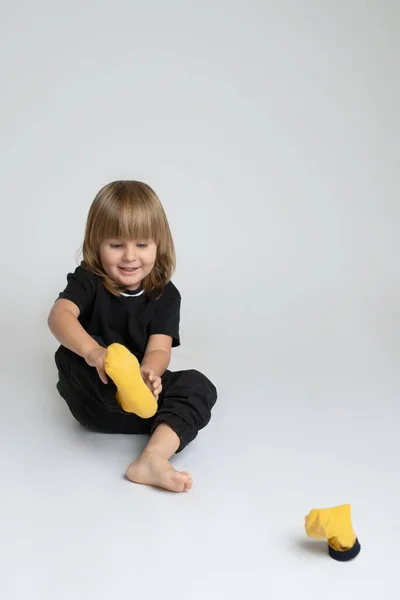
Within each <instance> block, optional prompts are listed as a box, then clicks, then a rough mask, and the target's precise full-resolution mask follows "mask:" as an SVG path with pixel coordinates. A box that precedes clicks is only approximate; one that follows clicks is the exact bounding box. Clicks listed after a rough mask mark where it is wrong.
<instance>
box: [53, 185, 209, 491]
mask: <svg viewBox="0 0 400 600" xmlns="http://www.w3.org/2000/svg"><path fill="white" fill-rule="evenodd" d="M174 269H175V250H174V243H173V239H172V236H171V232H170V228H169V225H168V221H167V218H166V215H165V212H164V209H163V207H162V205H161V203H160V201H159V199H158V197H157V196H156V194H155V193H154V191H153V190H152V189H151V188H150V187H149V186H148V185H146V184H144V183H141V182H137V181H115V182H112V183H110V184H108V185H106V186H105V187H104V188H102V189H101V190H100V191H99V193H98V194H97V196H96V198H95V199H94V201H93V203H92V206H91V207H90V210H89V215H88V219H87V223H86V231H85V239H84V243H83V261H82V263H81V265H80V266H78V267H77V268H76V270H75V271H74V273H69V274H68V275H67V285H66V287H65V289H64V291H63V292H61V293H60V294H59V297H58V299H57V300H56V302H55V304H54V305H53V307H52V309H51V312H50V315H49V318H48V324H49V327H50V330H51V331H52V333H53V335H54V336H55V337H56V339H57V340H58V342H59V343H60V347H59V348H58V350H57V352H56V355H55V360H56V365H57V369H58V374H59V379H58V383H57V389H58V391H59V393H60V395H61V396H62V397H63V398H64V399H65V401H66V402H67V404H68V407H69V409H70V411H71V413H72V415H73V416H74V417H75V419H76V420H77V421H78V422H79V423H81V424H82V425H83V426H84V427H86V428H88V429H90V430H93V431H98V432H104V433H126V434H128V433H129V434H145V433H148V434H150V436H151V437H150V439H149V441H148V443H147V445H146V447H145V449H144V451H143V453H142V454H141V456H140V457H139V458H138V459H137V460H135V461H134V462H133V463H132V464H131V465H130V466H129V467H128V469H127V476H128V478H129V479H130V480H131V481H133V482H135V483H141V484H145V485H152V486H156V487H161V488H165V489H167V490H170V491H173V492H182V491H188V490H190V489H191V487H192V477H191V475H190V474H189V473H187V472H178V471H176V470H175V469H174V468H173V466H172V465H171V463H170V462H169V460H170V458H171V457H172V456H173V455H174V454H175V453H176V452H180V451H181V450H182V449H183V448H184V447H185V446H186V445H187V444H189V443H190V442H191V441H192V440H194V438H195V437H196V436H197V434H198V432H199V430H200V429H202V428H203V427H205V426H206V425H207V423H208V422H209V420H210V418H211V410H212V408H213V406H214V404H215V402H216V400H217V390H216V388H215V386H214V385H213V384H212V383H211V381H209V379H207V377H205V376H204V375H203V374H202V373H199V372H198V371H195V370H190V371H180V372H171V371H169V370H168V366H169V363H170V359H171V349H172V347H176V346H178V345H179V344H180V337H179V322H180V304H181V296H180V293H179V291H178V290H177V288H176V287H175V286H174V284H173V283H172V282H171V277H172V275H173V272H174Z"/></svg>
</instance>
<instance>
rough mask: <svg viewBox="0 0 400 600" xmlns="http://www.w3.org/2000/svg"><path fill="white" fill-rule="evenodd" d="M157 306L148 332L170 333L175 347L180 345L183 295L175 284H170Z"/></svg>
mask: <svg viewBox="0 0 400 600" xmlns="http://www.w3.org/2000/svg"><path fill="white" fill-rule="evenodd" d="M156 302H157V303H158V306H157V308H156V311H155V314H154V317H153V319H152V320H151V321H150V324H149V328H148V334H149V336H150V335H157V334H161V335H168V336H170V337H171V338H172V346H173V347H174V348H175V347H177V346H179V345H180V343H181V341H180V333H179V323H180V311H181V296H180V294H179V292H178V290H177V289H176V287H175V286H173V284H171V283H170V284H169V287H168V289H167V288H166V289H165V290H164V292H163V294H162V296H161V297H160V298H159V299H158V300H156Z"/></svg>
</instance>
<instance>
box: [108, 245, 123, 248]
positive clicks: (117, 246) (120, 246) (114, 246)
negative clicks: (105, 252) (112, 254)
mask: <svg viewBox="0 0 400 600" xmlns="http://www.w3.org/2000/svg"><path fill="white" fill-rule="evenodd" d="M110 247H111V248H122V244H110Z"/></svg>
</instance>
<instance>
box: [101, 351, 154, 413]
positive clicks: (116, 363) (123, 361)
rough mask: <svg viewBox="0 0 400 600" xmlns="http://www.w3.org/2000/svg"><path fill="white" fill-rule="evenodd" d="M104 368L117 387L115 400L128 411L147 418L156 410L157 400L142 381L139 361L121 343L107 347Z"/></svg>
mask: <svg viewBox="0 0 400 600" xmlns="http://www.w3.org/2000/svg"><path fill="white" fill-rule="evenodd" d="M104 368H105V371H106V373H107V375H109V377H110V378H111V379H112V380H113V382H114V383H115V385H116V387H117V395H116V398H117V401H118V403H119V404H120V406H121V408H122V409H123V410H124V411H125V412H128V413H134V414H135V415H138V416H139V417H142V419H149V418H150V417H152V416H153V415H155V413H156V411H157V401H156V399H155V398H154V396H153V394H152V393H151V391H150V390H149V388H148V387H147V385H146V384H145V382H144V381H143V378H142V375H141V373H140V368H139V362H138V360H137V358H136V356H134V355H133V354H132V353H131V352H129V350H128V349H127V348H125V346H122V344H111V346H109V347H108V348H107V352H106V357H105V361H104Z"/></svg>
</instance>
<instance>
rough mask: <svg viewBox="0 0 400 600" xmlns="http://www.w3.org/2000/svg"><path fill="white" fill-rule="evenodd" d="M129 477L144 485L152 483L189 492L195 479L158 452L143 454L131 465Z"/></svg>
mask: <svg viewBox="0 0 400 600" xmlns="http://www.w3.org/2000/svg"><path fill="white" fill-rule="evenodd" d="M126 474H127V476H128V478H129V479H130V480H131V481H133V482H135V483H141V484H142V485H152V486H154V487H159V488H163V489H165V490H169V491H170V492H188V491H189V490H190V489H192V485H193V481H192V476H191V475H190V473H187V472H186V471H177V470H176V469H174V467H173V466H172V465H171V463H170V462H169V461H168V460H167V459H166V458H163V457H162V456H158V455H157V454H142V456H141V457H140V458H138V460H135V462H133V463H132V464H131V465H129V467H128V470H127V472H126Z"/></svg>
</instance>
